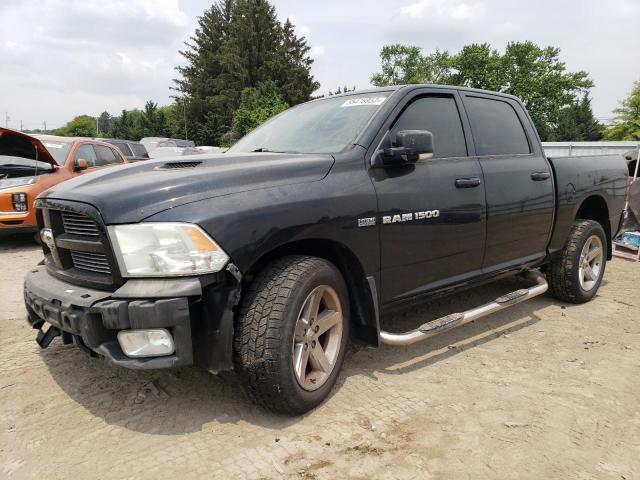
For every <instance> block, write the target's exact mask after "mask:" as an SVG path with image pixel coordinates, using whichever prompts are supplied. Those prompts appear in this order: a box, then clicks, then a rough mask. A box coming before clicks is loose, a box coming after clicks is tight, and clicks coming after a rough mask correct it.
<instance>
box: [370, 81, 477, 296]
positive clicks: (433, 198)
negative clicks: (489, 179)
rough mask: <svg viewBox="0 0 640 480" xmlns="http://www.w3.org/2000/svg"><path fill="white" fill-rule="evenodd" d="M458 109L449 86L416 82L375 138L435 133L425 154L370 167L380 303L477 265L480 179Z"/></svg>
mask: <svg viewBox="0 0 640 480" xmlns="http://www.w3.org/2000/svg"><path fill="white" fill-rule="evenodd" d="M461 113H462V110H461V103H460V98H459V96H458V94H457V92H456V91H455V90H445V89H420V90H416V91H414V92H412V94H409V96H408V97H405V99H404V100H403V101H401V102H400V103H399V105H398V106H397V107H396V109H395V111H394V113H392V115H391V116H390V118H389V119H388V120H387V123H386V124H385V127H383V129H382V131H381V133H379V134H378V138H377V139H376V141H375V145H378V149H379V148H385V147H388V146H392V145H393V144H394V141H395V136H396V134H397V132H399V131H401V130H428V131H430V132H432V133H433V137H434V155H433V157H432V158H430V159H426V160H420V161H418V162H417V163H415V164H410V165H405V166H395V167H378V168H371V169H370V174H371V178H372V180H373V184H374V187H375V189H376V193H377V196H378V209H379V216H378V219H379V220H378V223H379V232H380V246H381V300H382V302H383V303H387V302H390V301H394V300H399V299H402V298H404V297H411V296H414V295H417V294H420V293H423V292H425V291H427V290H430V289H433V288H438V287H439V286H444V285H446V284H448V283H453V282H456V281H461V280H463V279H465V278H470V277H473V276H475V275H478V274H479V273H480V269H481V266H482V258H483V253H484V237H485V205H484V202H485V195H484V185H483V182H482V172H481V170H480V165H479V162H478V160H477V159H476V158H475V157H474V156H473V152H472V149H473V145H472V143H471V139H470V132H469V126H468V123H467V122H466V119H465V117H464V116H463V115H461Z"/></svg>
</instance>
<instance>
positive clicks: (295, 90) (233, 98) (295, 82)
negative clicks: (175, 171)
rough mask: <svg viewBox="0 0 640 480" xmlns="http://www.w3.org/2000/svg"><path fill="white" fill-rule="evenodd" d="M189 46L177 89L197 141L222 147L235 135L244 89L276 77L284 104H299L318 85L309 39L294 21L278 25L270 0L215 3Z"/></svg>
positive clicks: (223, 0) (306, 98)
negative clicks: (234, 129)
mask: <svg viewBox="0 0 640 480" xmlns="http://www.w3.org/2000/svg"><path fill="white" fill-rule="evenodd" d="M186 47H187V48H186V49H185V50H184V51H181V52H180V53H181V54H182V55H183V56H184V58H185V59H186V65H185V66H182V67H178V68H177V70H178V72H179V73H180V75H181V78H179V79H176V80H175V84H176V88H175V89H176V90H177V91H178V92H180V96H178V97H177V98H178V99H181V100H180V101H184V102H186V106H187V109H186V110H187V111H186V114H187V119H188V126H189V137H190V138H193V139H194V140H195V141H196V142H197V143H199V144H208V145H218V144H220V143H221V141H222V140H223V138H225V139H228V138H229V137H230V136H233V135H234V134H235V133H234V132H233V131H232V127H233V121H234V112H235V110H236V108H237V107H238V105H239V104H240V101H241V92H243V91H244V89H245V88H254V89H255V88H258V85H259V84H260V83H261V82H265V81H272V82H273V83H274V84H275V86H276V87H277V89H278V91H279V93H280V95H281V96H282V99H283V100H284V102H286V103H287V104H289V105H296V104H298V103H300V102H304V101H306V100H308V99H309V98H310V96H311V94H312V93H313V91H314V90H316V89H317V88H318V86H319V85H318V83H317V82H316V81H314V80H313V77H312V76H311V73H310V69H311V64H312V63H313V60H312V59H311V58H310V57H309V55H308V53H309V46H308V45H307V43H306V39H305V38H304V37H301V38H298V37H297V36H296V35H295V32H294V26H293V24H291V22H290V21H288V20H287V21H285V22H284V23H280V22H279V21H278V19H277V17H276V12H275V8H274V7H273V6H272V5H271V4H270V3H269V2H268V1H267V0H219V1H217V2H216V3H214V4H213V5H212V6H211V7H210V8H209V9H208V10H206V11H205V12H204V13H203V15H202V16H201V17H199V18H198V27H197V28H196V31H195V34H194V35H193V36H192V37H191V39H190V40H189V41H188V42H187V43H186ZM230 132H231V133H230Z"/></svg>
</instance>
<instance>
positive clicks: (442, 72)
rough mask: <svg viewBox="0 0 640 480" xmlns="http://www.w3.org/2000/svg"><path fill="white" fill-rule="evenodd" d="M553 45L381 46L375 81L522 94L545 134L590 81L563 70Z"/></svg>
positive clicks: (557, 50) (536, 122)
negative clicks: (426, 51) (426, 50)
mask: <svg viewBox="0 0 640 480" xmlns="http://www.w3.org/2000/svg"><path fill="white" fill-rule="evenodd" d="M559 55H560V50H559V49H558V48H555V47H545V48H540V47H539V46H537V45H536V44H534V43H533V42H529V41H526V42H510V43H509V44H508V45H507V47H506V49H505V52H504V53H503V54H501V53H500V52H499V51H497V50H495V49H492V48H491V47H490V45H488V44H486V43H484V44H471V45H466V46H465V47H463V48H462V50H461V51H460V52H458V53H457V54H455V55H450V54H449V53H448V52H446V51H444V52H441V51H437V50H436V52H435V53H433V54H430V55H423V54H422V53H421V50H420V48H419V47H414V46H405V45H398V44H396V45H389V46H385V47H383V49H382V51H381V53H380V57H381V69H382V71H381V72H380V73H377V74H374V75H373V76H372V77H371V82H372V83H373V84H374V85H376V86H384V85H391V84H403V83H440V84H450V85H458V86H464V87H472V88H483V89H488V90H494V91H499V92H504V93H509V94H511V95H515V96H517V97H519V98H520V99H522V101H523V103H524V104H525V106H526V107H527V110H528V111H529V114H530V115H531V118H532V119H533V121H534V123H535V125H536V127H537V129H538V133H539V134H540V137H541V138H542V139H543V140H545V139H546V138H548V137H549V136H550V135H551V133H552V131H553V127H554V125H556V124H557V123H558V122H559V121H560V112H561V111H562V110H563V109H564V108H566V107H569V106H571V105H572V104H573V103H574V102H576V101H577V100H578V98H579V97H580V96H581V95H584V94H585V93H586V92H588V91H589V89H590V88H591V87H593V82H592V81H591V80H590V79H589V76H588V74H587V73H586V72H583V71H578V72H567V71H566V66H565V64H564V63H563V62H561V61H560V59H559Z"/></svg>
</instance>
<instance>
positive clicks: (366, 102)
mask: <svg viewBox="0 0 640 480" xmlns="http://www.w3.org/2000/svg"><path fill="white" fill-rule="evenodd" d="M386 99H387V98H386V97H360V98H351V99H349V100H347V101H346V102H344V103H343V104H342V105H340V106H341V107H367V106H370V105H382V104H383V103H384V101H385V100H386Z"/></svg>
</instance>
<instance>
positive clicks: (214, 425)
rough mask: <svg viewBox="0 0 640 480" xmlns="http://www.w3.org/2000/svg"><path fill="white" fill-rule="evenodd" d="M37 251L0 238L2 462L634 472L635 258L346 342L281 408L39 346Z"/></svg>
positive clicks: (56, 467)
mask: <svg viewBox="0 0 640 480" xmlns="http://www.w3.org/2000/svg"><path fill="white" fill-rule="evenodd" d="M40 256H41V254H40V251H39V248H38V247H37V246H35V245H34V244H33V243H31V241H30V240H29V238H28V237H27V238H13V239H10V240H2V241H0V267H1V268H0V300H1V302H0V305H1V306H0V365H1V370H0V406H1V408H0V478H11V479H13V478H98V479H110V478H118V479H127V478H135V479H138V478H153V479H158V478H180V479H182V478H187V479H189V478H233V479H236V478H250V479H267V478H268V479H279V478H303V479H315V478H318V479H325V478H326V479H328V478H331V479H336V478H352V479H359V478H362V479H365V478H381V479H382V478H384V479H390V478H402V479H404V478H416V479H417V478H419V479H429V478H439V479H458V478H463V479H464V478H469V479H479V478H510V479H513V478H531V479H541V478H579V479H592V478H593V479H627V480H628V479H632V478H640V406H639V402H638V399H639V398H640V385H639V382H638V379H640V295H639V292H640V288H639V285H640V264H633V263H631V262H626V261H623V260H619V259H616V260H614V261H613V262H611V263H609V264H608V266H607V273H606V275H605V281H604V283H603V286H602V288H601V290H600V293H599V295H598V296H597V297H596V299H595V300H594V301H592V302H591V303H589V304H586V305H581V306H574V305H565V304H562V303H560V302H557V301H554V300H552V299H551V298H550V297H548V296H542V297H538V298H536V299H534V300H532V301H530V302H526V303H524V304H522V305H518V306H516V307H514V308H512V309H508V310H505V311H503V312H500V313H498V314H496V315H493V316H492V317H489V318H486V319H484V320H480V321H478V322H476V323H473V324H469V325H466V326H463V327H461V328H459V329H457V330H453V331H451V332H448V333H445V334H442V335H441V336H439V337H436V338H435V339H432V340H431V341H427V342H424V343H418V344H415V345H413V346H410V347H402V348H401V347H383V348H381V349H379V350H370V349H363V350H351V351H350V352H349V353H348V355H347V358H346V364H345V369H344V372H343V374H342V376H341V377H340V380H339V382H338V386H337V387H336V388H335V390H334V392H333V394H332V396H331V398H330V399H329V400H328V401H327V402H326V403H325V404H324V405H322V406H321V407H320V408H318V409H316V410H315V411H313V412H311V413H309V414H308V415H305V416H302V417H298V418H287V417H280V416H274V415H272V414H268V413H266V412H264V411H263V410H261V409H259V408H257V407H255V406H254V405H253V404H251V403H250V402H249V401H248V400H247V399H246V398H245V397H244V395H243V394H242V392H241V391H240V389H239V388H238V387H237V386H236V385H234V384H233V383H230V382H224V381H222V380H221V379H219V378H217V377H215V376H212V375H210V374H207V373H206V372H203V371H199V370H197V369H195V368H183V369H177V370H172V371H155V372H135V371H128V370H124V369H120V368H117V367H112V366H110V365H108V364H107V363H105V362H104V361H102V360H99V359H92V358H89V357H88V356H86V355H85V354H84V353H82V352H81V351H79V350H78V349H76V348H74V347H70V346H63V345H62V344H61V342H60V341H59V340H57V341H55V342H54V343H53V344H52V345H51V346H50V347H49V348H48V349H47V350H43V351H41V350H40V349H39V348H38V346H37V345H36V344H35V342H34V336H35V332H34V331H32V330H31V329H29V328H28V327H27V325H26V323H25V321H24V317H25V310H24V307H23V304H22V277H23V275H24V273H25V272H26V270H27V269H28V268H29V267H30V266H32V265H34V264H36V263H37V262H38V261H39V260H40ZM514 283H515V281H513V280H508V281H502V282H499V283H496V284H492V285H489V286H485V287H482V288H479V289H475V290H473V291H469V292H465V293H464V294H463V295H458V296H455V295H454V296H448V297H442V298H439V299H438V300H437V301H433V302H430V303H429V304H425V305H423V306H420V307H419V308H414V309H411V310H408V311H405V312H401V313H399V314H397V315H394V316H393V317H389V318H384V319H383V323H384V324H385V325H386V326H387V328H388V329H395V330H398V331H400V330H402V329H406V328H409V327H413V326H415V325H417V324H418V323H420V322H422V321H424V320H426V319H427V318H435V317H436V316H440V315H442V314H445V313H450V312H452V311H456V310H459V309H463V308H468V307H470V306H474V305H477V304H479V303H481V302H484V301H487V300H490V299H492V298H495V297H496V296H498V295H500V294H502V293H505V292H507V291H510V290H512V289H514ZM634 283H635V285H634Z"/></svg>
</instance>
